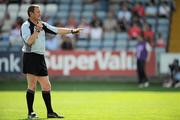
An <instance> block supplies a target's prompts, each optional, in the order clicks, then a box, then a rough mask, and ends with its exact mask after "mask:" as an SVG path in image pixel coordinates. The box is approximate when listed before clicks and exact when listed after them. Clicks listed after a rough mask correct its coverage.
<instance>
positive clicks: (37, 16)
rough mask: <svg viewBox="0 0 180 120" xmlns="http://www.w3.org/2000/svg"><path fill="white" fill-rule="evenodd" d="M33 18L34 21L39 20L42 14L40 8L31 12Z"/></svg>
mask: <svg viewBox="0 0 180 120" xmlns="http://www.w3.org/2000/svg"><path fill="white" fill-rule="evenodd" d="M30 14H31V18H33V19H34V20H39V19H40V17H41V12H40V9H39V7H35V8H34V12H31V13H30Z"/></svg>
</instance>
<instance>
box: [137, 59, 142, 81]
mask: <svg viewBox="0 0 180 120" xmlns="http://www.w3.org/2000/svg"><path fill="white" fill-rule="evenodd" d="M141 66H142V65H141V61H139V60H137V74H138V79H139V81H138V83H139V84H141V83H143V78H142V67H141Z"/></svg>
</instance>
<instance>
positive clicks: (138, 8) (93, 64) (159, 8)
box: [0, 0, 180, 78]
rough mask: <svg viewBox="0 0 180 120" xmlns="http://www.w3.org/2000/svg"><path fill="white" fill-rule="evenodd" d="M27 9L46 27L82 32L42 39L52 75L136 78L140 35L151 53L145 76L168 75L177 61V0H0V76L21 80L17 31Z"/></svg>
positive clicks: (178, 13)
mask: <svg viewBox="0 0 180 120" xmlns="http://www.w3.org/2000/svg"><path fill="white" fill-rule="evenodd" d="M30 4H38V5H39V6H40V7H41V15H42V17H41V19H42V20H43V21H45V22H47V23H49V24H51V25H54V26H57V27H69V28H77V27H82V28H84V30H83V31H82V32H81V33H80V34H79V35H64V36H60V35H56V36H52V35H49V34H47V35H46V39H47V41H46V49H47V55H46V60H47V64H48V68H49V74H50V75H52V76H54V75H55V76H56V75H57V76H101V77H102V76H112V77H113V76H119V77H122V76H128V77H132V78H136V59H135V56H134V55H133V53H134V52H135V46H136V44H137V42H138V40H137V36H138V35H139V34H140V33H141V32H142V33H143V35H144V39H145V40H147V41H148V42H149V43H150V45H151V47H152V49H153V50H152V56H151V60H150V61H149V62H148V64H147V71H148V75H149V76H153V77H160V76H162V75H165V76H167V75H170V70H169V64H171V63H173V60H174V59H178V60H180V54H179V52H180V47H179V45H180V41H179V40H180V37H179V34H178V32H179V29H180V24H179V22H178V21H179V19H180V16H179V15H180V12H179V10H178V6H179V5H180V2H179V1H178V0H176V1H174V0H0V26H1V27H0V67H1V69H0V75H5V76H7V75H8V76H9V75H14V74H15V75H21V53H22V52H21V48H22V44H23V42H22V39H21V35H20V28H21V25H22V23H23V22H24V21H26V20H27V19H28V17H27V7H28V6H29V5H30Z"/></svg>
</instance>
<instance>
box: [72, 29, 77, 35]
mask: <svg viewBox="0 0 180 120" xmlns="http://www.w3.org/2000/svg"><path fill="white" fill-rule="evenodd" d="M78 32H79V31H78V30H74V29H72V30H71V33H72V34H76V33H78Z"/></svg>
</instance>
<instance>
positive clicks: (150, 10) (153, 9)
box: [145, 1, 157, 16]
mask: <svg viewBox="0 0 180 120" xmlns="http://www.w3.org/2000/svg"><path fill="white" fill-rule="evenodd" d="M145 13H146V16H156V15H157V6H155V4H154V2H152V1H150V2H149V3H148V5H147V6H146V9H145Z"/></svg>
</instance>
